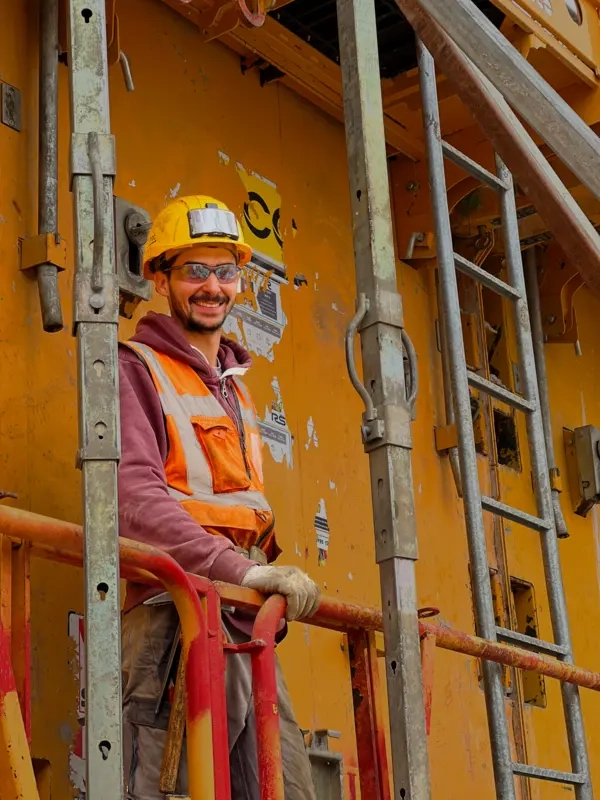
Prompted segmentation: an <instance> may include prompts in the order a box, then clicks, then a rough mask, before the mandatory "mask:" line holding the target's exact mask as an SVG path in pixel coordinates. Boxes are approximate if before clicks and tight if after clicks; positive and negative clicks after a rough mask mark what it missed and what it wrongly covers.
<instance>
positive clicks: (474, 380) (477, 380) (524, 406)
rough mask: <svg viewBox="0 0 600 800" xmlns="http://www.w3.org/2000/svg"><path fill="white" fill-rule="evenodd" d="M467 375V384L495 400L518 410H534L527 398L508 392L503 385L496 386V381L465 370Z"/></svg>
mask: <svg viewBox="0 0 600 800" xmlns="http://www.w3.org/2000/svg"><path fill="white" fill-rule="evenodd" d="M467 376H468V380H469V384H470V385H471V386H472V387H473V388H474V389H479V390H480V391H482V392H485V393H486V394H489V395H490V396H491V397H495V398H496V400H501V401H502V402H503V403H506V404H507V405H509V406H512V408H518V409H519V411H535V405H534V404H533V403H530V402H529V400H525V398H524V397H520V396H519V395H518V394H515V393H514V392H509V390H508V389H505V388H504V387H503V386H498V385H497V384H496V383H492V382H491V381H488V380H486V379H485V378H482V377H481V376H480V375H477V373H476V372H471V370H467Z"/></svg>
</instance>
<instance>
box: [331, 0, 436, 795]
mask: <svg viewBox="0 0 600 800" xmlns="http://www.w3.org/2000/svg"><path fill="white" fill-rule="evenodd" d="M337 15H338V29H339V39H340V62H341V68H342V82H343V91H344V113H345V120H346V143H347V150H348V170H349V180H350V195H351V203H352V221H353V231H354V254H355V261H356V282H357V290H358V293H359V295H361V294H363V295H365V297H366V301H367V304H368V310H367V313H366V315H365V316H364V320H363V322H362V325H361V330H360V335H361V348H362V362H363V372H364V381H365V385H366V386H367V387H369V388H368V391H369V394H370V395H371V398H372V404H373V408H372V410H371V411H372V413H371V414H370V415H369V414H367V415H366V419H365V425H364V426H363V441H364V444H365V450H366V452H367V453H368V454H369V463H370V471H371V493H372V499H373V519H374V528H375V549H376V558H377V563H378V564H379V569H380V579H381V596H382V608H383V627H384V637H385V654H386V655H385V663H386V674H387V684H388V702H389V712H390V714H389V716H390V727H391V745H392V747H391V749H392V758H393V775H394V796H395V798H396V800H400V798H404V800H428V798H429V797H430V786H429V764H428V758H427V736H426V732H425V713H424V707H423V687H422V683H421V658H420V646H419V628H418V620H417V606H416V586H415V561H416V559H417V557H418V552H417V537H416V528H415V508H414V494H413V485H412V470H411V457H410V451H411V447H412V442H411V430H410V425H411V422H410V420H411V414H410V408H409V407H408V405H407V402H406V396H405V385H404V369H403V358H402V352H403V351H402V341H401V336H402V302H401V298H400V295H399V294H398V290H397V284H396V263H395V258H394V245H393V237H392V220H391V211H390V198H389V182H388V171H387V161H386V152H385V139H384V130H383V109H382V100H381V84H380V77H379V58H378V53H377V33H376V27H375V5H374V2H373V0H337ZM373 412H374V413H373Z"/></svg>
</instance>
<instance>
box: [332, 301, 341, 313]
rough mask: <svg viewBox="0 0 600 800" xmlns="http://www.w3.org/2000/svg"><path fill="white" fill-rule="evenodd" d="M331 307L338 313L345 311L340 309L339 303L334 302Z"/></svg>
mask: <svg viewBox="0 0 600 800" xmlns="http://www.w3.org/2000/svg"><path fill="white" fill-rule="evenodd" d="M331 308H332V309H333V310H334V311H337V313H338V314H343V313H344V312H343V311H341V310H340V309H339V308H338V307H337V303H332V304H331Z"/></svg>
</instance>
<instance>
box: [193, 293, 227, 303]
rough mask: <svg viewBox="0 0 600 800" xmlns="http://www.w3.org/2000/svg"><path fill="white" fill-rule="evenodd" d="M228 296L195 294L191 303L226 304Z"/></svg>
mask: <svg viewBox="0 0 600 800" xmlns="http://www.w3.org/2000/svg"><path fill="white" fill-rule="evenodd" d="M227 300H228V298H227V297H226V296H225V295H224V294H215V295H210V294H194V295H192V297H190V303H219V304H220V305H226V304H227Z"/></svg>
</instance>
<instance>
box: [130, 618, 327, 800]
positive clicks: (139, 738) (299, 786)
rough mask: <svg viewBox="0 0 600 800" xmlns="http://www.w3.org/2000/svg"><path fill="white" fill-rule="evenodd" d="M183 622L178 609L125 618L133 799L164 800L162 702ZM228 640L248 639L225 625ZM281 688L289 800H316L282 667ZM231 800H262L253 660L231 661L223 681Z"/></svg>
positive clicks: (234, 657) (236, 657) (183, 773)
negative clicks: (168, 666) (158, 709)
mask: <svg viewBox="0 0 600 800" xmlns="http://www.w3.org/2000/svg"><path fill="white" fill-rule="evenodd" d="M177 623H178V618H177V612H176V611H175V607H174V606H173V604H172V603H169V604H165V605H156V606H144V605H142V606H137V607H136V608H134V609H132V610H131V611H128V612H127V613H126V614H124V615H123V625H122V632H123V633H122V637H123V638H122V649H123V757H124V772H125V792H126V794H125V796H126V797H127V800H164V797H165V796H164V795H163V794H162V793H161V792H160V791H159V785H158V784H159V776H160V770H161V765H162V754H163V749H164V746H165V741H166V736H167V733H166V732H167V725H168V719H169V711H170V706H169V703H168V702H165V703H164V704H163V705H164V707H163V709H162V711H161V712H160V714H159V715H158V716H156V714H155V708H156V703H157V700H158V697H159V694H160V691H161V686H162V682H163V678H164V674H165V669H166V662H167V659H168V655H169V652H170V649H171V644H172V641H173V637H174V635H175V632H176V628H177ZM223 627H224V630H225V633H226V635H227V637H228V639H229V640H230V641H234V642H236V643H239V642H242V641H248V637H247V636H245V635H244V634H243V633H242V632H241V631H238V630H237V629H236V628H233V627H232V626H231V624H230V623H227V622H226V621H224V622H223ZM277 685H278V695H279V714H280V730H281V749H282V755H283V778H284V784H285V798H286V800H315V794H314V788H313V782H312V777H311V770H310V763H309V760H308V756H307V753H306V749H305V746H304V739H303V737H302V734H301V732H300V730H299V728H298V725H297V723H296V720H295V717H294V711H293V708H292V704H291V700H290V696H289V693H288V690H287V687H286V684H285V680H284V678H283V674H282V672H281V668H280V666H279V662H277ZM225 687H226V697H227V723H228V732H229V754H230V772H231V797H232V800H259V797H260V795H259V786H258V767H257V756H256V728H255V720H254V706H253V701H252V673H251V669H250V656H249V655H247V654H244V655H242V654H238V653H235V654H234V653H232V654H230V655H228V656H227V669H226V675H225ZM187 793H188V785H187V753H186V751H185V747H184V749H183V752H182V758H181V765H180V770H179V779H178V785H177V794H183V795H185V794H187Z"/></svg>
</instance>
